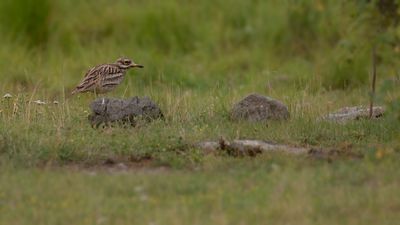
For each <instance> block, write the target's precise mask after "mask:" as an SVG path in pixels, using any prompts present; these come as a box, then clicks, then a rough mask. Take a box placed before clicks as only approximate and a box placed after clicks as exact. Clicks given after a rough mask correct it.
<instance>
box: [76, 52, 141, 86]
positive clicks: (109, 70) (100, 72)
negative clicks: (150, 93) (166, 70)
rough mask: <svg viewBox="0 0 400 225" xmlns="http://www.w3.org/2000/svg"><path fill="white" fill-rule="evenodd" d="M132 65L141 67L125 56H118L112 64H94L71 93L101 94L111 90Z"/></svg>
mask: <svg viewBox="0 0 400 225" xmlns="http://www.w3.org/2000/svg"><path fill="white" fill-rule="evenodd" d="M133 67H139V68H143V66H142V65H139V64H136V63H134V62H133V61H132V60H130V59H127V58H120V59H118V60H117V62H115V63H112V64H102V65H98V66H95V67H93V68H91V69H90V70H89V71H88V72H87V73H86V75H85V77H84V78H83V80H82V81H81V83H80V84H79V85H78V86H77V87H76V88H75V89H74V90H73V91H72V94H76V93H82V92H94V93H96V94H101V93H106V92H109V91H112V90H114V88H115V87H117V86H118V85H119V84H120V83H121V82H122V80H123V79H124V76H125V73H126V71H127V70H128V69H129V68H133Z"/></svg>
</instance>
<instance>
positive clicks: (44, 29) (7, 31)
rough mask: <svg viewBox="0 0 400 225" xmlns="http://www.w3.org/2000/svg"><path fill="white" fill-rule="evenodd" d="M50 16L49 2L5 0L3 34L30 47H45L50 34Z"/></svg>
mask: <svg viewBox="0 0 400 225" xmlns="http://www.w3.org/2000/svg"><path fill="white" fill-rule="evenodd" d="M50 14H51V5H50V1H49V0H3V1H1V2H0V24H1V27H0V28H1V33H3V35H5V36H9V37H10V38H11V39H16V40H18V41H21V42H22V43H24V44H27V45H29V46H30V47H36V46H44V45H45V44H46V43H47V41H48V39H49V34H50V32H49V26H50V23H49V22H50Z"/></svg>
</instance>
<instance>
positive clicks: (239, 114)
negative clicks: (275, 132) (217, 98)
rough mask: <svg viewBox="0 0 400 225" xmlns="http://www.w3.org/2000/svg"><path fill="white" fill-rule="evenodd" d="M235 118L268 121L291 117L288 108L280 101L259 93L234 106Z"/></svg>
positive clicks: (232, 114) (232, 113)
mask: <svg viewBox="0 0 400 225" xmlns="http://www.w3.org/2000/svg"><path fill="white" fill-rule="evenodd" d="M231 116H232V119H234V120H241V119H244V120H248V121H254V122H255V121H266V120H282V119H288V118H289V111H288V108H287V107H286V106H285V105H284V104H283V103H282V102H280V101H277V100H275V99H272V98H269V97H265V96H262V95H259V94H251V95H249V96H247V97H246V98H244V99H242V100H241V101H240V102H238V103H236V104H235V105H234V106H233V109H232V112H231Z"/></svg>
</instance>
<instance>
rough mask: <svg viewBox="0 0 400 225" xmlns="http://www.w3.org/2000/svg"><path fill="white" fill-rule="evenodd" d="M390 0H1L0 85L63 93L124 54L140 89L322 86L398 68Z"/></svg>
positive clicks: (131, 83) (355, 83) (131, 86)
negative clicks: (134, 66)
mask: <svg viewBox="0 0 400 225" xmlns="http://www.w3.org/2000/svg"><path fill="white" fill-rule="evenodd" d="M397 4H398V3H397V0H381V1H376V0H375V1H370V0H353V1H347V0H247V1H242V0H228V1H227V0H202V1H183V0H169V1H161V0H148V1H147V0H146V1H144V0H114V1H109V0H88V1H78V0H71V1H70V0H52V1H51V0H2V1H1V2H0V43H1V48H0V80H1V83H0V90H3V91H5V92H6V91H8V92H9V91H22V92H27V91H30V90H32V89H33V88H35V87H40V90H42V91H43V92H46V93H49V94H51V95H59V94H61V93H63V92H69V90H71V89H72V88H73V87H74V86H75V85H76V84H77V83H78V82H79V81H80V79H81V78H82V77H83V75H84V74H85V72H86V71H87V69H89V68H90V67H91V66H94V65H97V64H101V63H107V62H109V63H110V62H114V61H115V60H116V59H117V58H118V57H120V56H127V57H131V58H132V59H133V60H134V61H136V62H138V63H141V64H144V65H145V69H144V70H141V71H135V72H130V73H129V74H131V75H133V76H129V78H128V79H127V80H126V81H125V82H124V84H123V85H124V86H125V88H121V89H119V91H123V90H124V89H125V90H126V89H127V90H128V93H129V94H134V93H135V91H134V90H135V89H137V88H146V87H149V86H151V87H156V88H157V87H162V86H164V87H165V86H168V87H179V88H182V89H193V90H198V91H207V90H209V89H210V88H235V89H238V88H244V89H246V88H247V89H249V91H250V90H252V91H253V90H255V91H263V90H265V89H266V88H267V86H268V85H270V84H268V82H267V81H268V80H269V79H271V78H274V79H275V80H277V82H275V84H273V85H275V87H276V86H283V87H287V85H286V84H291V86H290V87H294V88H299V89H307V90H310V91H312V92H314V91H325V90H332V89H348V88H354V87H360V86H361V87H363V86H367V85H368V80H369V74H370V72H369V71H370V67H371V65H370V64H371V60H370V59H371V46H372V45H374V44H376V45H377V49H378V59H379V68H378V69H379V73H380V74H379V75H380V77H393V76H398V75H397V73H398V69H397V68H396V62H398V59H399V52H400V43H399V37H400V28H399V26H398V25H397V24H398V23H397V21H398V15H399V14H398V12H397V11H398V7H397Z"/></svg>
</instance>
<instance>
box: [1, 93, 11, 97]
mask: <svg viewBox="0 0 400 225" xmlns="http://www.w3.org/2000/svg"><path fill="white" fill-rule="evenodd" d="M3 98H12V95H11V94H10V93H7V94H5V95H4V96H3Z"/></svg>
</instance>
